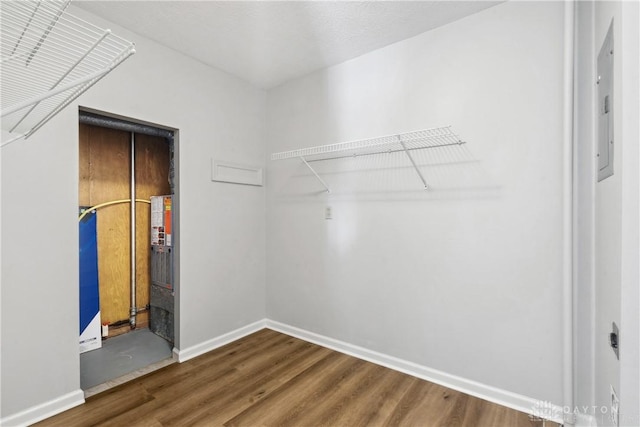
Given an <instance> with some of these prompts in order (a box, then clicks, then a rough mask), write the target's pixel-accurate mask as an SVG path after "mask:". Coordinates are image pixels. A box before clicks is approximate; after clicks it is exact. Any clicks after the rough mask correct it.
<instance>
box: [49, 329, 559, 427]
mask: <svg viewBox="0 0 640 427" xmlns="http://www.w3.org/2000/svg"><path fill="white" fill-rule="evenodd" d="M38 425H40V426H64V427H68V426H93V425H99V426H127V427H128V426H304V427H307V426H308V427H315V426H349V427H351V426H420V427H429V426H473V427H482V426H487V427H498V426H507V427H518V426H523V427H524V426H527V427H531V426H543V425H547V426H552V425H554V426H555V425H556V424H554V423H550V422H546V424H543V422H542V421H536V420H532V419H531V418H530V417H529V415H527V414H524V413H522V412H517V411H514V410H512V409H508V408H505V407H502V406H499V405H496V404H493V403H490V402H487V401H484V400H481V399H477V398H475V397H471V396H468V395H466V394H463V393H460V392H457V391H454V390H450V389H447V388H445V387H442V386H439V385H437V384H433V383H430V382H428V381H424V380H421V379H418V378H415V377H412V376H410V375H406V374H403V373H400V372H397V371H393V370H391V369H387V368H384V367H381V366H378V365H375V364H373V363H369V362H366V361H363V360H360V359H357V358H355V357H351V356H347V355H345V354H342V353H338V352H336V351H333V350H330V349H327V348H324V347H321V346H318V345H315V344H311V343H308V342H306V341H302V340H300V339H297V338H292V337H290V336H288V335H284V334H281V333H279V332H275V331H272V330H269V329H263V330H261V331H259V332H256V333H254V334H252V335H250V336H247V337H245V338H242V339H240V340H238V341H235V342H233V343H231V344H228V345H225V346H224V347H221V348H219V349H216V350H214V351H211V352H209V353H206V354H204V355H202V356H200V357H197V358H194V359H191V360H189V361H187V362H185V363H181V364H173V365H170V366H168V367H166V368H163V369H161V370H159V371H156V372H154V373H151V374H149V375H146V376H144V377H141V378H138V379H136V380H133V381H131V382H129V383H126V384H123V385H121V386H118V387H116V388H113V389H111V390H108V391H106V392H103V393H100V394H98V395H95V396H92V397H90V398H88V399H87V401H86V403H85V404H84V405H82V406H79V407H76V408H73V409H70V410H68V411H66V412H64V413H62V414H59V415H57V416H55V417H52V418H49V419H47V420H45V421H43V422H41V423H39V424H38Z"/></svg>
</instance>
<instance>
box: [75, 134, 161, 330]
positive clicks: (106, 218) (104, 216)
mask: <svg viewBox="0 0 640 427" xmlns="http://www.w3.org/2000/svg"><path fill="white" fill-rule="evenodd" d="M79 139H80V147H79V153H80V156H79V157H80V182H79V205H80V206H95V205H97V204H100V203H105V202H110V201H113V200H121V199H129V198H130V197H131V191H130V188H131V145H130V144H131V134H130V133H129V132H124V131H119V130H114V129H108V128H102V127H98V126H91V125H86V124H80V138H79ZM135 139H136V151H135V157H136V163H135V166H136V198H137V199H147V200H148V199H149V197H150V196H157V195H163V194H169V192H170V189H169V183H168V176H169V146H168V145H167V143H166V142H165V140H164V139H163V138H159V137H151V136H147V135H140V134H136V136H135ZM130 209H131V208H130V203H122V204H117V205H112V206H107V207H104V208H101V209H100V210H99V211H98V224H97V227H98V231H97V233H98V280H99V283H100V285H99V286H100V311H101V315H102V321H103V322H111V323H112V322H116V321H119V320H125V319H128V318H129V307H130V300H131V298H130V294H131V292H130V279H131V257H130V254H131V237H130V236H131V227H130V221H131V219H130V218H131V216H130V215H131V212H130ZM149 212H150V209H149V205H148V204H146V203H136V282H137V284H136V305H137V306H138V307H144V306H145V305H147V304H149V286H150V284H151V278H150V270H149V266H150V262H149V261H150V259H149V257H150V244H149V242H150V236H149V215H150V213H149ZM137 323H138V325H140V326H144V325H146V324H147V323H148V314H147V313H146V312H142V313H140V314H139V315H138V318H137ZM110 332H115V331H110Z"/></svg>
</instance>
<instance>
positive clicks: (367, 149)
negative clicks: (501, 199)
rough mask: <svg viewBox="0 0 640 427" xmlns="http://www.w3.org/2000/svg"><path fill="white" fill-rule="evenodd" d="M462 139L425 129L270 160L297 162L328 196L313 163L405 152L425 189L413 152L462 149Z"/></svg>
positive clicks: (282, 154)
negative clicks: (294, 160) (443, 148)
mask: <svg viewBox="0 0 640 427" xmlns="http://www.w3.org/2000/svg"><path fill="white" fill-rule="evenodd" d="M464 143H465V141H462V140H461V139H460V137H459V136H458V135H457V134H455V133H454V132H453V131H452V130H451V126H443V127H437V128H431V129H423V130H418V131H413V132H406V133H400V134H396V135H388V136H381V137H376V138H370V139H362V140H358V141H349V142H341V143H338V144H331V145H321V146H317V147H309V148H302V149H299V150H292V151H283V152H280V153H274V154H272V155H271V160H284V159H293V158H298V159H300V160H302V162H303V163H304V164H305V165H306V166H307V167H308V168H309V169H310V170H311V172H312V173H313V174H314V175H315V177H316V178H317V179H318V180H319V181H320V183H321V184H322V185H323V186H324V187H325V189H326V190H327V192H328V193H330V192H331V189H330V188H329V186H328V185H327V184H326V183H325V182H324V181H323V180H322V178H321V177H320V176H319V175H318V174H317V173H316V171H315V169H313V167H312V166H311V165H310V163H312V162H317V161H322V160H332V159H342V158H346V157H357V156H365V155H373V154H383V153H397V152H404V153H405V154H406V155H407V158H408V159H409V161H410V162H411V165H412V166H413V168H414V169H415V171H416V173H417V175H418V177H419V178H420V180H421V181H422V184H423V186H424V188H425V189H428V188H429V186H428V185H427V182H426V180H425V178H424V176H423V175H422V172H421V171H420V168H419V167H418V165H417V164H416V162H415V160H414V159H413V156H412V155H411V152H412V151H414V150H422V149H427V148H438V147H447V146H451V145H462V144H464Z"/></svg>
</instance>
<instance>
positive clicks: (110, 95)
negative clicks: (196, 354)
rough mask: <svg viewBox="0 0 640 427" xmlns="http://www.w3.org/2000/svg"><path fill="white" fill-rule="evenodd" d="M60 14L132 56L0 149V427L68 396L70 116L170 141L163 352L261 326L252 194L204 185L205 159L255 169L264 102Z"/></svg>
mask: <svg viewBox="0 0 640 427" xmlns="http://www.w3.org/2000/svg"><path fill="white" fill-rule="evenodd" d="M72 13H74V14H77V15H79V16H82V17H86V18H87V19H88V20H90V21H91V22H94V23H96V24H98V25H100V26H103V27H108V28H112V29H113V31H114V33H116V34H118V35H121V36H123V37H125V38H128V39H130V40H132V41H134V42H136V45H137V50H138V53H137V54H136V55H134V56H133V57H131V58H130V59H128V60H127V61H126V62H125V63H124V64H123V65H122V66H120V67H119V68H117V69H116V70H115V71H114V72H113V73H112V74H110V75H108V76H107V77H106V78H105V79H103V80H102V81H101V82H99V83H98V84H97V85H96V86H95V87H94V88H92V89H91V90H90V91H89V92H88V93H87V94H86V95H84V96H82V97H81V98H80V99H79V102H77V103H74V105H72V106H70V107H69V108H67V109H66V110H65V111H64V112H63V113H62V114H60V115H59V116H57V117H56V118H54V119H53V120H52V121H51V122H50V123H48V124H47V125H46V126H45V127H43V128H42V129H41V130H40V131H39V132H37V133H36V134H35V135H34V136H33V137H32V138H30V139H29V140H27V141H20V142H15V143H13V144H11V145H9V146H7V147H5V148H3V149H2V231H3V233H2V247H3V249H4V250H3V251H2V371H1V374H2V405H1V408H2V417H8V416H11V415H13V414H16V413H19V412H20V411H25V410H29V408H32V409H33V408H34V407H35V406H36V405H40V404H45V407H43V408H40V409H38V410H39V411H41V412H46V410H47V409H50V408H53V407H56V405H58V403H60V402H59V399H60V397H61V396H68V394H69V393H71V395H72V396H75V395H73V393H75V392H77V391H78V390H79V387H80V376H79V369H80V368H79V356H78V344H77V336H78V249H77V245H76V244H74V242H77V240H78V231H77V230H78V226H77V219H76V218H77V204H78V194H77V192H78V190H77V188H78V124H77V122H78V113H77V109H78V105H81V106H84V107H89V108H93V109H96V110H101V111H105V112H109V113H113V114H118V115H122V116H125V117H130V118H134V119H139V120H144V121H148V122H151V123H157V124H160V125H164V126H170V127H173V128H176V129H178V130H179V142H178V156H179V158H178V168H179V169H178V172H179V177H178V178H179V209H180V219H179V237H180V248H179V250H180V274H179V310H180V317H179V320H178V322H179V323H178V324H179V330H178V331H177V332H178V337H179V338H178V342H177V344H176V346H177V347H178V348H179V349H181V350H184V349H188V348H189V347H192V346H196V345H197V344H201V343H202V342H205V341H207V340H210V339H213V338H215V337H218V336H220V335H222V334H224V333H226V332H229V331H231V330H235V329H237V328H239V327H241V326H245V325H247V324H249V323H251V322H254V321H256V320H260V319H263V318H264V317H265V294H264V290H265V284H264V276H265V260H264V258H265V257H264V250H265V194H264V188H262V187H252V186H242V185H233V184H224V183H214V182H211V180H210V176H211V158H212V157H215V158H219V159H221V160H227V161H234V162H238V163H248V164H257V165H260V164H263V163H264V157H265V148H264V146H265V143H264V140H263V138H264V133H265V130H264V123H265V101H266V95H265V93H264V91H261V90H258V89H255V88H253V87H251V86H249V85H248V84H246V83H244V82H242V81H240V80H238V79H236V78H234V77H231V76H229V75H227V74H225V73H223V72H221V71H218V70H216V69H213V68H210V67H207V66H205V65H203V64H201V63H199V62H197V61H195V60H192V59H190V58H188V57H185V56H184V55H181V54H178V53H177V52H175V51H172V50H169V49H167V48H165V47H162V46H160V45H158V44H156V43H154V42H152V41H150V40H147V39H145V38H142V37H140V36H138V35H136V34H133V33H130V32H128V31H125V30H123V29H121V28H118V27H117V26H114V25H111V24H109V23H105V22H104V21H102V20H100V19H98V18H96V17H94V16H92V15H89V14H87V13H85V12H84V11H81V10H78V9H74V10H72ZM8 248H10V250H9V249H8ZM80 397H81V394H80ZM56 399H58V400H56ZM71 400H73V399H71ZM47 405H49V406H47ZM58 406H59V405H58ZM37 412H38V411H35V412H33V413H32V414H35V413H37Z"/></svg>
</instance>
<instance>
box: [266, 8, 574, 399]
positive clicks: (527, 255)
mask: <svg viewBox="0 0 640 427" xmlns="http://www.w3.org/2000/svg"><path fill="white" fill-rule="evenodd" d="M562 40H563V5H562V3H561V2H557V3H556V2H553V3H548V2H535V3H533V2H531V3H529V2H526V3H525V2H522V3H521V2H509V3H506V4H502V5H499V6H496V7H493V8H491V9H488V10H486V11H483V12H481V13H479V14H476V15H473V16H471V17H468V18H465V19H462V20H460V21H458V22H455V23H452V24H450V25H447V26H445V27H442V28H439V29H436V30H434V31H431V32H428V33H425V34H422V35H419V36H417V37H414V38H412V39H408V40H405V41H402V42H400V43H397V44H394V45H391V46H388V47H386V48H383V49H380V50H377V51H375V52H372V53H369V54H367V55H364V56H362V57H359V58H356V59H354V60H352V61H349V62H346V63H344V64H341V65H338V66H335V67H331V68H329V69H327V70H323V71H321V72H317V73H314V74H311V75H309V76H307V77H304V78H301V79H298V80H296V81H293V82H289V83H286V84H284V85H282V86H280V87H278V88H276V89H274V90H271V91H270V92H269V94H268V107H267V112H268V121H267V127H268V149H269V152H278V151H285V150H291V149H295V148H301V147H307V146H315V145H323V144H327V143H334V142H341V141H348V140H354V139H361V138H367V137H373V136H379V135H387V134H393V133H397V132H401V131H407V130H414V129H421V128H426V127H431V126H437V125H447V124H451V125H453V128H454V130H456V131H458V132H459V133H460V134H461V135H462V137H463V139H465V140H466V141H468V144H466V145H465V146H464V148H461V149H445V150H432V151H430V152H428V153H425V152H424V151H423V152H421V153H419V154H418V153H416V157H417V160H418V161H419V162H420V163H422V164H425V163H428V164H429V165H428V166H424V167H423V170H424V171H425V174H426V176H427V180H428V181H430V182H431V183H432V184H433V189H432V190H431V191H429V192H425V191H424V190H419V188H420V184H419V181H418V179H417V178H416V177H415V176H414V174H413V172H412V171H411V170H410V169H406V168H403V167H402V165H403V164H404V165H406V164H407V163H406V161H404V163H403V159H402V158H399V157H392V156H389V158H385V157H382V156H378V157H376V158H373V157H371V158H366V159H365V158H361V159H355V160H349V159H347V160H342V161H336V162H334V163H331V162H324V164H319V163H318V167H319V169H320V170H322V171H324V172H327V174H326V175H325V178H326V180H327V182H328V183H329V185H330V186H331V187H332V190H333V193H332V194H331V195H327V194H326V193H322V192H321V191H320V190H321V189H322V187H321V186H320V184H319V183H317V182H316V181H315V180H314V179H313V177H312V176H311V175H310V173H309V172H308V171H307V170H306V169H305V168H304V166H301V165H300V164H299V162H296V161H295V160H290V161H278V162H271V163H269V169H268V170H269V175H268V182H269V186H268V191H267V215H268V219H267V237H268V238H267V314H268V317H269V318H270V319H273V320H275V321H279V322H283V323H286V324H289V325H292V326H295V327H298V328H302V329H305V330H308V331H311V332H315V333H318V334H321V335H324V336H328V337H330V338H334V339H338V340H341V341H344V342H347V343H350V344H354V345H358V346H362V347H365V348H367V349H370V350H374V351H378V352H381V353H384V354H387V355H391V356H395V357H398V358H401V359H404V360H408V361H411V362H415V363H417V364H420V365H423V366H427V367H430V368H433V369H437V370H440V371H444V372H446V373H449V374H453V375H457V376H460V377H463V378H466V379H469V380H472V381H477V382H480V383H483V384H485V385H488V386H491V387H495V388H498V389H501V390H503V391H507V392H511V393H516V394H519V395H522V396H526V397H529V398H533V399H542V400H547V401H550V402H552V403H554V404H558V405H562V404H563V396H562V374H563V372H562V298H561V295H562V286H563V276H562V268H563V265H562V242H563V241H562V236H563V230H562V187H563V183H562V165H563V159H562V147H563V140H562V126H563V123H562V117H563V114H562V101H563V97H562V95H563V80H562V75H563V43H562ZM473 159H476V160H477V162H473V161H472V160H473ZM327 205H330V206H331V207H332V209H333V217H334V218H333V219H332V220H325V219H324V208H325V206H327Z"/></svg>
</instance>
